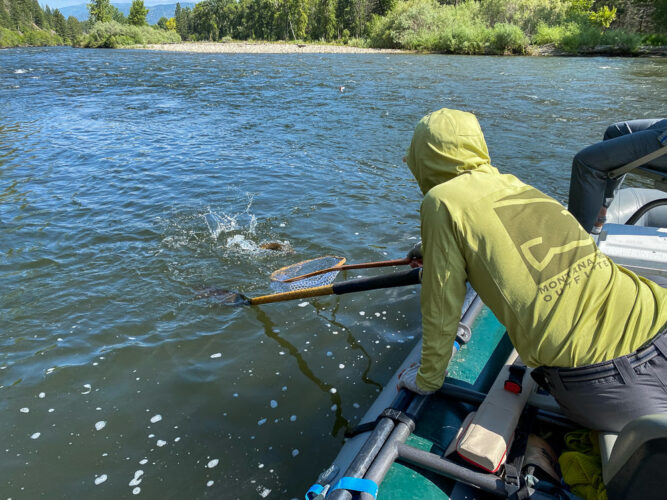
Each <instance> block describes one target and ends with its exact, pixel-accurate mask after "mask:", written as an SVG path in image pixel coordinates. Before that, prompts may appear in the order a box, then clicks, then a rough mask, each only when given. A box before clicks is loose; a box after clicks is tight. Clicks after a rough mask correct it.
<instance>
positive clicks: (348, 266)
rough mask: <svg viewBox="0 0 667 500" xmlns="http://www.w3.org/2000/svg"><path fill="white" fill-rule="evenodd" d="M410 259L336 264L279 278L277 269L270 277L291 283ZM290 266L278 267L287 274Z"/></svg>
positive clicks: (396, 263)
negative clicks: (321, 275) (336, 272)
mask: <svg viewBox="0 0 667 500" xmlns="http://www.w3.org/2000/svg"><path fill="white" fill-rule="evenodd" d="M410 262H411V259H408V258H405V259H394V260H380V261H377V262H362V263H360V264H346V265H344V266H341V265H338V266H333V267H327V268H326V269H319V270H317V271H313V272H311V273H307V274H302V275H300V276H294V277H292V278H285V279H280V278H277V277H275V276H277V274H276V273H277V271H276V272H274V273H273V275H272V279H273V280H274V281H280V282H282V283H292V282H293V281H299V280H304V279H306V278H312V277H313V276H319V275H320V274H326V273H331V272H333V271H347V270H349V269H371V268H374V267H388V266H404V265H408V264H410ZM301 264H302V263H299V264H294V266H298V265H301ZM291 267H292V266H289V267H288V268H282V269H279V270H278V271H280V272H281V273H283V275H284V274H287V273H288V271H289V268H291Z"/></svg>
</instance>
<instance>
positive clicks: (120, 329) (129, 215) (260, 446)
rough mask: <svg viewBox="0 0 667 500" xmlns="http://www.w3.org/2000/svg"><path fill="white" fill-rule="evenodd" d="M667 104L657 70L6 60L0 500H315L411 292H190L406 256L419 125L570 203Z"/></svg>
mask: <svg viewBox="0 0 667 500" xmlns="http://www.w3.org/2000/svg"><path fill="white" fill-rule="evenodd" d="M340 87H344V89H343V90H342V91H341V89H340ZM666 90H667V61H665V60H664V59H663V60H661V59H609V58H522V57H511V58H501V57H465V56H439V55H423V56H422V55H386V54H371V55H368V54H365V55H340V54H335V55H212V54H170V53H159V52H148V51H121V50H118V51H103V50H99V51H98V50H77V49H69V48H46V49H10V50H3V51H0V225H1V230H0V282H1V283H2V287H1V288H0V415H1V418H0V435H2V441H1V445H0V469H1V473H0V499H3V500H4V499H5V498H11V499H12V500H17V499H35V498H48V499H60V498H63V499H64V498H75V497H77V496H78V497H79V498H90V497H92V496H93V495H95V497H96V498H104V499H117V498H133V497H134V496H135V495H136V496H138V497H143V498H151V499H153V498H154V499H165V498H175V499H185V498H187V499H195V498H243V499H246V498H247V499H253V498H277V499H281V498H297V497H298V498H302V495H303V493H304V492H305V490H306V489H307V488H308V486H310V484H312V482H313V480H314V479H315V477H316V476H317V474H318V472H319V471H320V470H321V469H323V468H324V467H325V466H327V465H328V464H329V462H330V461H331V460H332V459H333V457H334V456H335V455H336V453H337V451H338V449H339V447H340V445H341V443H342V442H343V433H344V431H345V429H346V428H347V427H348V426H350V425H353V424H354V423H355V422H356V421H358V419H359V418H360V417H361V416H362V415H363V413H364V411H365V408H366V407H367V406H368V405H369V404H370V403H371V402H372V401H373V399H374V398H375V396H376V395H377V392H378V390H379V389H380V388H381V387H382V386H383V384H384V382H385V381H386V380H387V379H388V378H389V376H390V375H391V373H392V372H393V370H394V369H396V367H397V366H398V364H399V363H400V361H401V359H402V357H403V356H404V355H405V354H406V353H407V352H408V351H409V349H410V348H411V347H412V345H413V344H414V342H415V341H416V338H417V337H418V335H419V312H418V308H419V306H418V290H417V289H416V288H415V287H408V288H399V289H393V290H389V291H375V292H368V293H363V294H353V295H347V296H341V297H324V298H319V299H311V300H302V301H296V302H286V303H279V304H269V305H264V306H260V307H228V306H224V305H220V304H219V303H218V302H217V300H216V298H215V297H205V298H197V296H198V294H199V293H200V291H201V290H202V289H206V288H208V287H217V288H226V289H232V290H239V291H241V292H243V293H244V294H246V295H249V296H255V295H261V294H265V293H270V292H271V291H272V290H271V288H270V286H269V279H268V276H269V274H270V273H271V271H273V270H274V269H277V268H279V267H281V266H284V265H287V264H290V263H293V262H298V261H300V260H304V259H309V258H313V257H317V256H320V255H327V254H334V255H342V256H345V257H347V258H348V260H349V261H350V262H364V261H371V260H385V259H390V258H401V257H403V256H404V255H405V253H406V252H407V250H408V249H409V248H410V247H411V246H412V245H413V244H414V243H415V238H416V236H417V235H418V227H419V215H418V210H419V202H420V192H419V190H418V188H417V186H416V184H415V182H414V181H413V180H412V179H411V176H410V173H409V171H408V170H407V168H406V167H405V165H404V164H403V163H402V162H401V158H402V156H403V154H404V151H405V149H406V148H407V146H408V143H409V140H410V137H411V133H412V130H413V128H414V125H415V123H416V122H417V121H418V120H419V118H421V116H423V115H424V114H426V113H427V112H429V111H433V110H435V109H438V108H440V107H453V108H462V109H466V110H469V111H472V112H474V113H476V114H477V115H478V117H479V119H480V122H481V124H482V128H483V130H484V131H485V134H486V137H487V141H488V143H489V148H490V151H491V157H492V160H493V163H494V164H495V165H496V166H497V167H498V168H500V169H501V170H503V171H506V172H511V173H514V174H516V175H518V176H519V177H521V178H522V179H524V180H525V181H527V182H529V183H532V184H534V185H535V186H536V187H538V188H540V189H542V190H544V191H546V192H547V193H549V194H551V195H553V196H555V197H556V198H558V199H560V200H565V197H566V195H567V186H568V179H569V164H570V161H571V158H572V156H573V155H574V154H575V153H576V152H577V151H578V150H579V149H580V148H581V147H583V146H585V145H588V144H590V143H592V142H595V141H597V140H599V139H600V138H601V134H602V132H603V131H604V128H605V127H606V126H607V125H608V124H610V123H612V122H614V121H618V120H622V119H629V118H641V117H652V116H655V115H664V114H665V112H666V111H667V97H666V93H665V91H666ZM269 241H278V242H282V243H283V244H284V246H285V249H284V250H283V251H278V252H276V251H270V250H263V249H261V248H260V247H259V245H260V244H262V243H265V242H269ZM371 274H375V273H370V272H363V271H355V272H354V273H348V275H347V278H350V277H356V276H358V275H364V276H366V275H371Z"/></svg>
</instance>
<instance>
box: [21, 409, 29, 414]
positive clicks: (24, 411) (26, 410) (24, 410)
mask: <svg viewBox="0 0 667 500" xmlns="http://www.w3.org/2000/svg"><path fill="white" fill-rule="evenodd" d="M19 411H20V412H21V413H30V408H21V409H20V410H19Z"/></svg>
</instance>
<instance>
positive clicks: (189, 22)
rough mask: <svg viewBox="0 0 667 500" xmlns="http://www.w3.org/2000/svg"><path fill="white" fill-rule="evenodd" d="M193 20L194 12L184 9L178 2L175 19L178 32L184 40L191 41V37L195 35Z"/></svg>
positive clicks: (187, 8)
mask: <svg viewBox="0 0 667 500" xmlns="http://www.w3.org/2000/svg"><path fill="white" fill-rule="evenodd" d="M197 5H199V4H197ZM196 7H197V6H196V5H195V8H196ZM193 18H194V16H193V13H192V10H191V9H190V8H189V7H186V8H185V9H182V8H181V4H180V3H178V2H177V3H176V10H175V11H174V19H175V20H176V32H177V33H178V34H179V35H180V36H181V38H182V39H183V40H189V39H190V35H192V33H194V29H193ZM197 33H198V32H197Z"/></svg>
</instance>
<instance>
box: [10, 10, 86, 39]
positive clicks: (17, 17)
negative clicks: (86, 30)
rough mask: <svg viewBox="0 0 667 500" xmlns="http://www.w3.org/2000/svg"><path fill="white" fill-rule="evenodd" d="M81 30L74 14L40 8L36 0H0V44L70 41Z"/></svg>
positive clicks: (78, 34) (79, 33)
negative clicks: (65, 14)
mask: <svg viewBox="0 0 667 500" xmlns="http://www.w3.org/2000/svg"><path fill="white" fill-rule="evenodd" d="M82 30H83V29H82V26H81V23H80V22H79V21H78V20H77V19H76V18H75V17H71V16H70V17H68V18H67V19H65V16H63V15H62V14H61V13H60V11H59V10H58V9H55V10H51V9H50V8H49V7H46V8H44V9H42V8H41V7H40V5H39V3H38V1H37V0H0V47H15V46H20V45H32V46H35V45H37V46H39V45H63V44H69V43H71V42H72V41H73V40H75V39H76V37H78V36H80V35H81V33H82Z"/></svg>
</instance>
